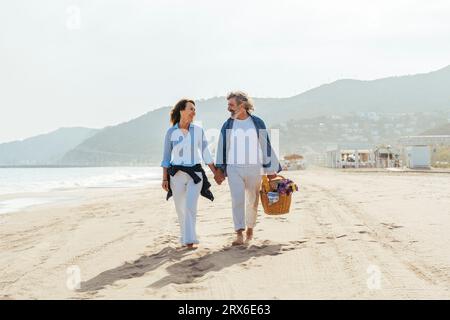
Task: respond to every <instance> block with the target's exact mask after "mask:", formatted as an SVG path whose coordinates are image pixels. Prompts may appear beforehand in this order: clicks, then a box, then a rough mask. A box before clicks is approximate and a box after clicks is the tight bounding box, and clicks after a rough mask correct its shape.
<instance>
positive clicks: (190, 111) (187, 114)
mask: <svg viewBox="0 0 450 320" xmlns="http://www.w3.org/2000/svg"><path fill="white" fill-rule="evenodd" d="M180 114H181V120H182V121H183V122H185V121H187V122H192V121H194V117H195V106H194V104H193V103H192V102H188V103H186V108H184V110H181V111H180Z"/></svg>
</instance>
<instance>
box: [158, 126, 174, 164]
mask: <svg viewBox="0 0 450 320" xmlns="http://www.w3.org/2000/svg"><path fill="white" fill-rule="evenodd" d="M171 133H172V130H170V129H169V130H167V133H166V136H165V138H164V152H163V160H162V162H161V167H164V168H168V167H170V159H171V156H172V142H171V140H170V136H171Z"/></svg>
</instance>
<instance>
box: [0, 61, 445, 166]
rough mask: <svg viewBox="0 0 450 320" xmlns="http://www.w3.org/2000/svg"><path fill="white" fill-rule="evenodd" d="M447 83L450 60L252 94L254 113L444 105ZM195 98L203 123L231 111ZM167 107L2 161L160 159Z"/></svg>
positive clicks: (287, 115)
mask: <svg viewBox="0 0 450 320" xmlns="http://www.w3.org/2000/svg"><path fill="white" fill-rule="evenodd" d="M449 87H450V66H448V67H445V68H443V69H440V70H437V71H434V72H430V73H426V74H417V75H409V76H399V77H390V78H383V79H378V80H372V81H360V80H339V81H335V82H333V83H330V84H325V85H322V86H320V87H317V88H315V89H312V90H309V91H306V92H304V93H302V94H299V95H296V96H293V97H289V98H255V99H254V100H255V106H256V107H255V109H256V110H255V114H256V115H258V116H260V117H262V118H263V119H264V120H265V122H266V124H267V125H268V126H269V127H270V126H272V127H275V128H282V127H285V124H286V122H288V121H289V120H301V119H312V118H317V117H322V116H331V115H341V116H342V115H349V114H354V113H368V112H370V113H375V114H381V113H396V114H401V113H420V112H430V111H433V112H434V111H448V110H450V90H449V89H448V88H449ZM244 89H245V88H244ZM196 104H197V117H196V121H200V122H202V124H203V127H204V128H205V129H210V128H216V129H220V127H221V125H222V123H223V122H224V121H225V120H226V119H227V118H228V116H229V113H228V111H227V101H226V99H225V97H214V98H211V99H206V100H199V101H197V102H196ZM169 112H170V107H163V108H159V109H156V110H153V111H150V112H148V113H146V114H144V115H143V116H141V117H139V118H137V119H133V120H131V121H128V122H125V123H121V124H119V125H116V126H110V127H107V128H104V129H103V130H100V131H98V132H93V131H89V132H86V135H85V136H82V135H80V136H77V137H78V139H74V141H73V143H71V144H70V143H62V142H63V141H55V142H52V143H46V148H49V149H52V148H53V146H52V144H55V149H57V150H55V152H54V153H53V154H52V156H51V157H49V156H48V154H47V153H49V152H44V153H43V155H42V156H40V155H39V153H35V152H33V151H31V152H29V153H26V155H27V156H24V155H22V153H25V150H27V149H26V148H25V149H23V150H21V149H17V151H16V149H7V151H6V152H5V151H2V150H6V149H1V148H0V161H1V162H2V163H5V162H9V163H11V162H17V161H21V162H26V163H28V162H30V163H33V162H45V161H51V162H52V163H54V162H57V163H58V164H62V165H148V164H158V163H159V162H160V161H161V154H162V145H163V137H164V134H165V132H166V130H167V128H168V127H169V126H170V124H169ZM88 130H89V129H88ZM94 133H95V134H94ZM299 134H301V133H299ZM36 138H38V137H36ZM33 139H34V138H33ZM32 141H34V140H32ZM64 141H65V139H64ZM68 142H70V141H68ZM0 146H1V145H0ZM28 146H29V149H32V150H42V148H44V147H43V146H41V145H39V146H40V147H37V145H36V146H35V145H34V144H33V143H31V142H30V143H29V144H28ZM63 146H64V147H63ZM69 146H71V148H69ZM64 150H65V152H64V153H63V155H62V151H64ZM44 154H45V155H44ZM8 157H9V158H8ZM23 159H25V160H23ZM27 161H28V162H27Z"/></svg>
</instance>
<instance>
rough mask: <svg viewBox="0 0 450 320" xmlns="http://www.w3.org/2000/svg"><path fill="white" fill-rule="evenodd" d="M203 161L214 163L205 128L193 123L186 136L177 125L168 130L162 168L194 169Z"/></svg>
mask: <svg viewBox="0 0 450 320" xmlns="http://www.w3.org/2000/svg"><path fill="white" fill-rule="evenodd" d="M202 159H203V161H204V163H206V164H211V163H213V159H212V157H211V154H210V152H209V149H208V141H207V140H206V136H205V132H204V131H203V128H201V127H199V126H197V125H194V124H192V123H191V124H190V125H189V132H188V133H187V134H186V135H185V134H184V133H183V131H182V130H181V129H180V128H179V127H178V123H177V124H175V125H174V126H173V127H171V128H169V129H168V130H167V133H166V137H165V138H164V153H163V160H162V162H161V167H164V168H168V167H170V166H171V165H174V166H185V167H193V166H195V165H196V164H199V163H201V161H202Z"/></svg>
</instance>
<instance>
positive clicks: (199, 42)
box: [0, 0, 450, 143]
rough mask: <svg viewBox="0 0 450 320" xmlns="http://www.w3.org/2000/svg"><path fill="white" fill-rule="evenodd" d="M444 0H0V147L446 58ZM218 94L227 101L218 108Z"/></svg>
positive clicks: (429, 65)
mask: <svg viewBox="0 0 450 320" xmlns="http://www.w3.org/2000/svg"><path fill="white" fill-rule="evenodd" d="M449 16H450V2H449V1H447V0H433V1H425V0H422V1H418V0H408V1H407V0H378V1H368V0H340V1H332V0H314V1H302V0H292V1H291V0H277V1H274V0H273V1H265V0H239V1H236V0H227V1H220V2H219V1H212V0H189V1H187V0H186V1H182V0H176V1H175V0H102V1H100V0H39V1H34V0H27V1H25V0H14V1H2V2H0V143H2V142H8V141H13V140H21V139H24V138H27V137H31V136H34V135H38V134H43V133H48V132H51V131H53V130H56V129H58V128H60V127H75V126H83V127H90V128H102V127H105V126H109V125H115V124H118V123H121V122H124V121H128V120H130V119H133V118H136V117H138V116H140V115H142V114H144V113H146V112H148V111H150V110H153V109H155V108H158V107H161V106H169V105H173V104H175V102H176V101H177V100H178V99H180V98H182V97H191V98H194V99H202V98H210V97H214V96H224V95H226V93H227V92H229V91H230V90H235V89H240V90H244V91H247V92H248V93H249V94H250V95H251V96H254V97H289V96H293V95H296V94H299V93H302V92H304V91H306V90H308V89H311V88H314V87H317V86H319V85H322V84H325V83H330V82H333V81H335V80H338V79H343V78H352V79H361V80H371V79H377V78H382V77H387V76H394V75H406V74H416V73H425V72H430V71H434V70H437V69H440V68H443V67H445V66H447V65H449V64H450V22H448V21H449V19H448V17H449ZM225 103H226V102H225V101H224V106H225Z"/></svg>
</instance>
